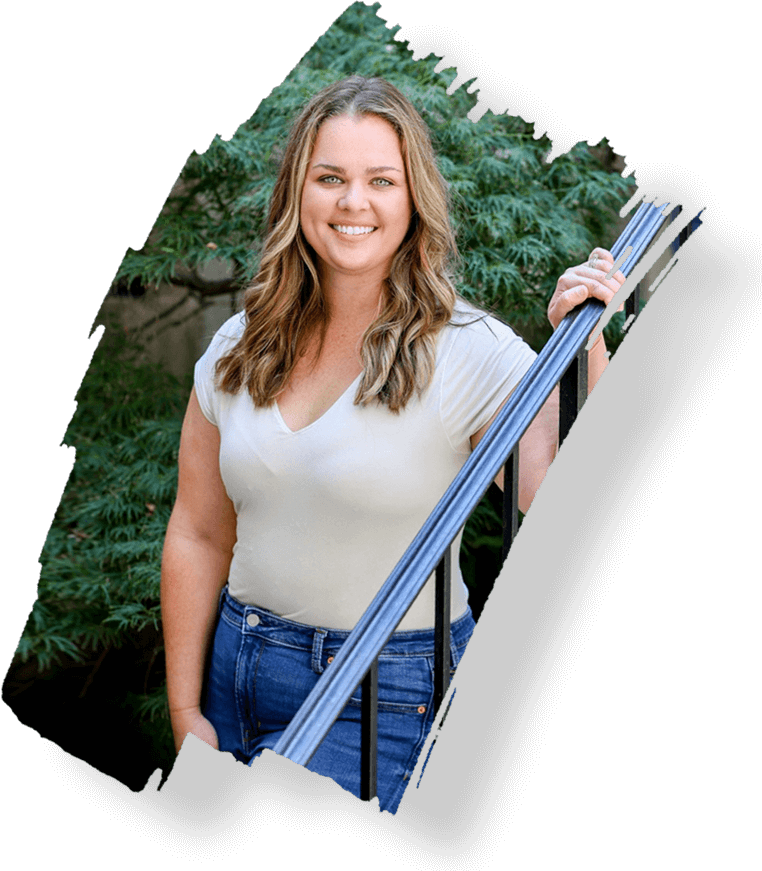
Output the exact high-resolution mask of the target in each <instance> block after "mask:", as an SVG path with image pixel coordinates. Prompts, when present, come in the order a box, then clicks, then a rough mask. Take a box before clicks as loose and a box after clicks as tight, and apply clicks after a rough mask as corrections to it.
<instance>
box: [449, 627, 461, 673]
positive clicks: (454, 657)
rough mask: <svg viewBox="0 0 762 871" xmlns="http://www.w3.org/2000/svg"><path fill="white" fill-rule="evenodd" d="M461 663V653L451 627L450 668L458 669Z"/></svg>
mask: <svg viewBox="0 0 762 871" xmlns="http://www.w3.org/2000/svg"><path fill="white" fill-rule="evenodd" d="M459 662H460V653H459V651H458V648H457V647H456V645H455V639H454V638H453V637H452V625H451V626H450V668H457V667H458V663H459Z"/></svg>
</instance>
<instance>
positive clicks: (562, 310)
mask: <svg viewBox="0 0 762 871" xmlns="http://www.w3.org/2000/svg"><path fill="white" fill-rule="evenodd" d="M613 265H614V258H613V256H612V255H611V253H610V252H609V251H606V250H605V249H604V248H596V249H595V250H594V251H593V252H592V254H591V255H590V259H589V260H588V261H586V262H585V263H582V264H580V265H579V266H573V267H571V268H570V269H567V270H566V272H564V274H563V275H562V276H561V277H560V278H559V279H558V282H557V284H556V289H555V292H554V293H553V296H552V298H551V300H550V304H549V305H548V319H549V320H550V322H551V324H552V325H553V329H555V328H556V327H557V326H558V325H559V324H560V323H561V321H562V320H563V319H564V318H565V317H566V315H567V314H568V313H569V312H570V311H571V310H572V309H573V308H576V307H577V306H578V305H581V304H582V303H583V302H584V301H585V300H586V299H588V298H590V297H595V298H596V299H599V300H601V302H603V303H604V304H605V305H608V304H609V303H610V302H611V300H612V299H613V297H614V295H615V294H616V292H617V291H618V290H619V288H620V287H621V286H622V284H623V283H624V275H622V273H621V272H616V273H615V274H614V275H613V276H612V277H611V278H610V279H607V278H606V276H607V274H608V272H609V271H610V269H611V267H612V266H613ZM607 364H608V357H607V354H606V343H605V341H604V339H603V334H601V335H600V336H599V337H598V339H597V340H596V342H595V344H594V345H593V347H592V348H591V349H590V351H589V352H588V379H587V391H588V394H589V393H590V391H591V390H592V389H593V387H595V384H596V382H597V381H598V379H599V378H600V377H601V375H602V374H603V370H604V369H605V368H606V366H607ZM507 401H508V397H506V398H505V400H504V401H503V403H502V404H501V406H500V408H499V409H498V410H497V411H496V412H495V414H494V415H493V416H492V418H491V419H490V420H489V421H488V423H486V424H485V425H484V426H483V427H482V428H481V429H480V430H479V431H478V432H476V433H474V435H472V436H471V450H473V449H474V448H475V447H476V446H477V445H478V444H479V442H480V441H481V439H482V437H483V436H484V433H485V432H486V431H487V429H488V428H489V426H490V424H491V423H492V422H493V421H494V419H495V418H496V417H497V415H498V414H499V412H500V409H501V408H502V407H503V405H505V403H506V402H507ZM558 412H559V389H558V387H556V388H555V389H554V390H553V392H552V393H551V394H550V396H549V397H548V399H547V401H546V402H545V404H544V405H543V407H542V408H541V409H540V411H539V412H538V414H537V416H536V417H535V419H534V420H533V421H532V423H531V424H530V425H529V428H528V429H527V431H526V432H525V433H524V435H523V436H522V438H521V441H520V442H519V510H520V511H521V512H522V513H524V514H526V512H527V510H528V509H529V506H530V505H531V504H532V500H533V499H534V497H535V494H536V493H537V491H538V490H539V488H540V484H541V483H542V481H543V478H544V477H545V473H546V472H547V471H548V466H550V464H551V462H552V461H553V458H554V457H555V455H556V453H557V451H558ZM495 483H496V484H497V485H498V486H499V487H500V488H501V489H502V487H503V472H502V470H501V471H500V473H499V475H498V476H497V477H496V478H495Z"/></svg>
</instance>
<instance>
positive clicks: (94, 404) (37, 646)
mask: <svg viewBox="0 0 762 871" xmlns="http://www.w3.org/2000/svg"><path fill="white" fill-rule="evenodd" d="M140 352H141V349H140V348H139V347H136V346H133V345H132V344H131V343H130V342H129V340H128V337H127V336H126V335H125V333H124V332H123V331H122V330H120V329H119V328H118V327H116V328H113V329H112V330H109V331H107V333H106V335H105V336H104V338H103V339H102V341H101V344H100V346H99V347H98V349H97V350H96V352H95V355H94V358H93V362H92V364H91V366H90V369H89V370H88V372H87V374H86V375H85V378H84V380H83V382H82V385H81V387H80V389H79V392H78V394H77V411H76V412H75V414H74V416H73V418H72V420H71V423H70V425H69V428H68V430H67V433H66V435H65V437H64V442H65V443H66V444H68V445H72V446H74V447H75V448H76V452H77V455H76V461H75V464H74V468H73V470H72V474H71V477H70V479H69V482H68V484H67V486H66V489H65V492H64V495H63V498H62V499H61V503H60V505H59V507H58V510H57V512H56V516H55V519H54V521H53V525H52V526H51V529H50V532H49V533H48V537H47V540H46V541H45V544H44V547H43V551H42V556H41V562H42V572H41V576H40V584H39V592H38V599H37V601H36V602H35V604H34V607H33V609H32V613H31V614H30V617H29V620H28V622H27V626H26V628H25V630H24V633H23V635H22V637H21V642H20V644H19V647H18V651H17V658H18V660H19V661H21V662H24V661H27V660H30V659H31V660H33V661H35V662H36V663H37V667H38V669H39V671H41V672H42V671H46V670H49V669H51V668H52V667H54V666H59V665H64V666H66V665H67V664H70V663H72V662H73V663H82V662H86V661H88V660H93V659H95V660H96V668H95V670H97V668H98V666H99V663H100V662H101V661H102V658H103V656H104V655H105V654H106V653H107V652H108V651H109V650H112V649H115V648H119V647H122V646H123V645H125V644H128V643H129V644H131V645H133V646H135V647H137V648H138V649H141V654H142V658H143V659H144V660H146V659H147V660H148V661H149V662H150V663H151V665H153V663H154V662H155V661H156V660H157V659H158V660H159V663H160V659H161V658H160V656H159V654H160V653H161V644H160V614H159V579H160V559H161V548H162V542H163V538H164V531H165V529H166V525H167V521H168V519H169V513H170V510H171V507H172V503H173V502H174V494H175V490H176V485H177V448H178V444H179V435H180V426H181V420H182V411H183V406H184V403H185V400H186V399H187V394H188V390H187V386H183V385H180V384H179V383H178V382H177V381H176V380H175V379H173V378H172V377H171V376H170V375H168V374H167V373H165V372H163V371H162V370H161V369H159V368H158V367H156V366H153V365H149V364H146V363H143V362H140V356H141V355H140ZM146 639H148V642H146ZM146 643H149V644H150V645H152V649H149V650H145V649H144V645H145V644H146ZM142 683H144V692H143V693H142V694H140V695H135V694H130V698H131V699H132V700H133V702H134V704H132V706H131V709H130V713H131V714H133V713H136V714H137V716H138V719H142V720H153V719H155V718H157V716H159V717H161V716H163V715H165V708H166V694H165V691H164V686H163V668H161V667H158V668H149V670H148V672H147V674H146V676H145V680H144V681H142ZM154 731H155V732H156V734H157V736H159V737H158V738H157V741H158V742H159V744H162V742H163V744H166V735H167V726H166V723H163V724H161V725H159V726H158V728H157V729H155V730H154ZM160 755H161V754H160Z"/></svg>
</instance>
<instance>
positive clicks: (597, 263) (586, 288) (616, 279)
mask: <svg viewBox="0 0 762 871" xmlns="http://www.w3.org/2000/svg"><path fill="white" fill-rule="evenodd" d="M613 265H614V258H613V256H612V254H611V252H610V251H607V250H606V249H605V248H595V249H594V250H593V252H592V253H591V254H590V258H589V259H588V260H587V261H586V262H585V263H580V265H579V266H572V267H571V268H569V269H567V270H566V272H564V274H563V275H562V276H561V277H560V278H559V279H558V282H557V284H556V289H555V292H554V293H553V296H552V297H551V300H550V303H549V305H548V320H549V321H550V323H551V324H552V325H553V329H554V330H555V328H556V327H557V326H558V325H559V324H560V323H561V321H562V320H563V319H564V318H565V317H566V315H567V314H569V312H570V311H571V310H572V309H573V308H576V307H577V306H578V305H580V304H581V303H583V302H584V301H585V300H586V299H588V298H589V297H595V298H596V299H599V300H601V302H602V303H603V304H604V305H608V304H609V303H610V302H611V300H612V299H613V297H614V294H615V293H616V292H617V291H618V290H619V288H620V287H621V286H622V285H623V284H624V275H622V273H621V272H615V273H614V274H613V275H612V276H611V278H609V279H608V280H607V279H606V276H607V275H608V273H609V271H610V270H611V267H612V266H613Z"/></svg>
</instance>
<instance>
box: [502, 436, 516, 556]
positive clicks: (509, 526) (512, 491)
mask: <svg viewBox="0 0 762 871" xmlns="http://www.w3.org/2000/svg"><path fill="white" fill-rule="evenodd" d="M518 531H519V446H518V443H517V444H516V447H515V448H514V449H513V450H512V451H511V452H510V454H508V459H507V460H506V461H505V466H503V562H505V558H506V557H507V556H508V551H509V550H510V549H511V545H512V544H513V539H514V538H516V533H517V532H518Z"/></svg>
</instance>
